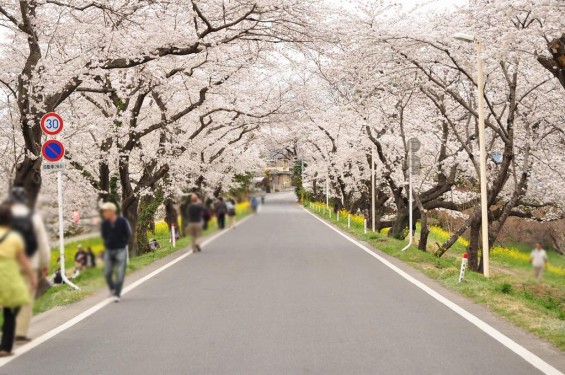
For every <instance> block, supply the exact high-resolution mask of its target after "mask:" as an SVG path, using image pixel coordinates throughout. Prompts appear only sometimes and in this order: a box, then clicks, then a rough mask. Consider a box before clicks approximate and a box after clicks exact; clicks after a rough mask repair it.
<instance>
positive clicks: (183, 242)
mask: <svg viewBox="0 0 565 375" xmlns="http://www.w3.org/2000/svg"><path fill="white" fill-rule="evenodd" d="M249 213H250V208H249V204H247V203H241V204H239V205H238V209H237V216H238V217H239V218H243V217H245V216H247V215H248V214H249ZM217 230H218V226H217V223H216V220H212V221H210V225H209V228H208V230H207V231H206V232H205V233H204V235H210V234H212V233H214V232H216V231H217ZM149 237H150V238H155V239H157V241H158V242H159V244H160V245H161V248H159V249H158V250H156V251H154V252H151V253H148V254H143V255H141V256H138V257H135V258H132V259H130V262H129V265H128V269H127V272H128V273H131V272H134V271H137V270H139V269H141V268H143V267H145V266H147V265H149V264H151V263H153V262H155V261H156V260H159V259H162V258H164V257H166V256H167V255H170V254H172V253H174V252H176V251H178V250H180V249H182V248H184V247H186V246H187V245H188V244H189V243H190V238H186V237H185V238H181V239H180V240H179V241H177V244H176V245H177V246H176V248H174V247H173V246H172V244H170V243H169V234H168V229H167V225H166V224H165V223H163V222H160V223H157V224H156V225H155V234H149ZM78 245H82V246H83V248H84V249H86V248H88V247H91V248H92V250H93V251H94V253H95V254H96V255H97V256H98V255H100V254H101V253H102V251H103V250H104V245H103V242H102V239H101V238H100V237H95V238H90V239H87V240H83V241H78V242H73V243H69V244H67V245H66V246H65V253H66V262H65V268H66V269H67V275H70V274H71V273H72V271H73V270H74V256H75V253H76V251H77V247H78ZM58 258H59V249H54V250H53V253H52V256H51V263H52V267H51V269H52V270H55V269H57V268H58V265H57V259H58ZM97 263H98V264H97V267H96V268H93V269H87V270H85V271H84V272H82V273H81V274H80V275H79V276H78V277H77V278H75V279H74V280H73V282H74V283H75V284H77V285H78V286H79V287H80V290H78V291H75V290H73V289H71V288H69V287H68V286H66V285H56V286H54V287H52V288H51V289H50V290H49V291H48V292H47V293H45V295H43V296H42V297H41V298H39V299H38V300H37V301H36V302H35V305H34V313H35V314H39V313H42V312H45V311H47V310H50V309H52V308H53V307H56V306H64V305H69V304H71V303H74V302H78V301H80V300H82V299H84V298H85V297H87V296H89V295H91V294H93V293H94V292H96V291H98V290H100V289H102V288H104V287H105V285H106V284H105V281H104V275H103V274H102V262H101V261H98V262H97Z"/></svg>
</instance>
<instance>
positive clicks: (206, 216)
mask: <svg viewBox="0 0 565 375" xmlns="http://www.w3.org/2000/svg"><path fill="white" fill-rule="evenodd" d="M212 202H213V201H212V200H211V199H208V200H207V201H206V204H205V208H206V209H205V210H204V213H203V214H202V230H203V231H207V230H208V224H209V223H210V220H212V216H213V214H214V212H213V211H212Z"/></svg>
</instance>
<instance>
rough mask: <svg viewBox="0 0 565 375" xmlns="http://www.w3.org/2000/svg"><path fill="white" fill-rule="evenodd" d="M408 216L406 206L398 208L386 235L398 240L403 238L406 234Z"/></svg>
mask: <svg viewBox="0 0 565 375" xmlns="http://www.w3.org/2000/svg"><path fill="white" fill-rule="evenodd" d="M408 218H409V217H408V210H407V209H406V208H403V209H401V210H399V211H398V213H397V215H396V218H395V219H394V224H393V225H392V227H391V228H390V231H389V232H388V236H389V237H392V238H396V239H398V240H403V239H405V238H406V234H407V233H406V228H408Z"/></svg>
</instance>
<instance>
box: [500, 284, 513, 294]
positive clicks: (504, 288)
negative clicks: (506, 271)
mask: <svg viewBox="0 0 565 375" xmlns="http://www.w3.org/2000/svg"><path fill="white" fill-rule="evenodd" d="M496 290H497V291H499V292H500V293H503V294H510V293H512V284H509V283H502V284H500V285H499V286H498V287H497V288H496Z"/></svg>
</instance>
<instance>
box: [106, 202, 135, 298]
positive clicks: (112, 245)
mask: <svg viewBox="0 0 565 375" xmlns="http://www.w3.org/2000/svg"><path fill="white" fill-rule="evenodd" d="M101 209H102V218H103V219H104V221H103V222H102V228H101V229H102V239H103V240H104V247H105V251H104V276H105V277H106V283H107V284H108V288H109V289H110V294H111V296H112V297H113V298H114V302H120V299H121V296H122V287H123V286H124V279H125V276H126V267H127V259H128V254H127V252H128V242H129V239H130V237H131V227H130V225H129V222H128V221H127V219H126V218H125V217H123V216H119V215H118V213H117V211H118V209H117V207H116V205H115V204H114V203H111V202H106V203H104V204H102V207H101ZM114 274H115V276H114Z"/></svg>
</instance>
